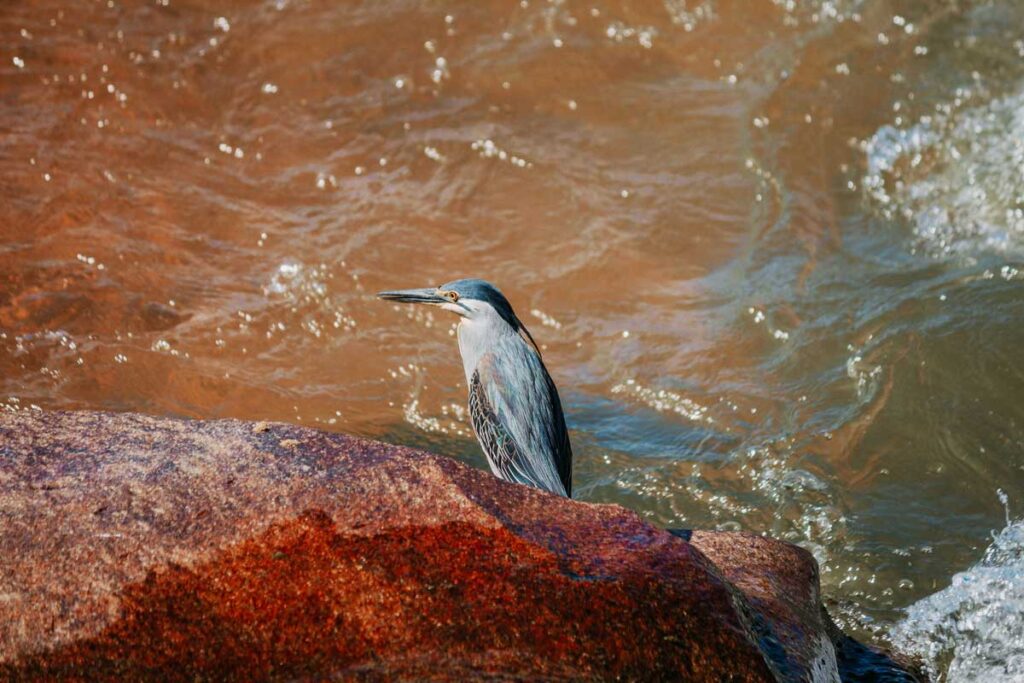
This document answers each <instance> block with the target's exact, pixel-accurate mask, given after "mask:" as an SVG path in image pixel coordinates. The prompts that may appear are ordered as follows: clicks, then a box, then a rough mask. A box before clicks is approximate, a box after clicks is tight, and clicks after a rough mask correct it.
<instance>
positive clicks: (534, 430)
mask: <svg viewBox="0 0 1024 683" xmlns="http://www.w3.org/2000/svg"><path fill="white" fill-rule="evenodd" d="M492 347H493V350H492V351H491V352H489V353H485V354H483V355H482V356H481V357H480V358H479V361H478V362H477V363H476V367H475V368H474V370H473V373H472V375H471V377H470V390H469V407H470V414H471V417H472V421H473V428H474V430H475V431H476V433H477V438H478V440H479V441H480V445H481V446H482V447H483V449H484V453H485V455H487V459H488V462H489V463H490V465H491V469H492V470H493V471H494V473H495V475H496V476H499V477H502V478H504V479H507V480H509V481H516V482H519V483H522V484H529V485H531V486H536V487H537V488H541V489H545V490H547V491H551V492H552V493H557V494H560V495H563V496H570V495H572V450H571V447H570V445H569V434H568V431H567V430H566V428H565V418H564V416H563V414H562V405H561V402H560V401H559V399H558V391H557V390H556V389H555V385H554V382H552V381H551V378H550V376H549V375H548V372H547V369H546V368H545V367H544V363H543V362H542V361H541V359H540V355H539V354H538V353H537V352H536V350H535V349H534V348H532V346H531V345H528V344H527V342H525V341H524V340H523V338H522V337H520V336H518V335H502V336H501V337H500V338H498V339H496V340H492ZM467 370H468V369H467Z"/></svg>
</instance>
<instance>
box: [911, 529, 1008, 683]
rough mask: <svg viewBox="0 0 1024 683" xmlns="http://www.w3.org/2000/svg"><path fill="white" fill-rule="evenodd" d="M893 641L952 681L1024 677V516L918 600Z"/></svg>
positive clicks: (989, 682) (991, 682) (996, 682)
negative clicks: (943, 584)
mask: <svg viewBox="0 0 1024 683" xmlns="http://www.w3.org/2000/svg"><path fill="white" fill-rule="evenodd" d="M891 636H892V640H893V644H894V645H895V646H896V649H897V650H899V651H902V652H907V653H910V654H915V655H917V656H919V657H921V658H922V659H923V660H924V661H925V663H926V664H927V666H928V668H929V669H930V671H931V672H932V674H933V675H935V676H940V675H941V672H942V670H943V668H944V667H945V666H947V664H946V663H947V662H948V673H947V674H946V679H945V680H948V681H985V682H986V683H999V682H1003V681H1005V682H1006V683H1010V682H1011V681H1021V680H1024V520H1017V521H1015V522H1011V523H1008V524H1007V526H1006V528H1004V529H1003V530H1002V531H1001V532H1000V533H999V535H998V536H996V537H995V539H994V540H993V542H992V545H990V546H989V548H988V550H986V551H985V554H984V556H983V557H982V559H981V560H980V561H979V562H978V563H977V564H976V565H974V566H973V567H971V568H970V569H968V570H967V571H964V572H961V573H959V574H957V575H956V576H954V577H953V583H952V585H951V586H949V587H948V588H946V589H944V590H941V591H939V592H938V593H935V594H934V595H931V596H929V597H927V598H925V599H923V600H920V601H918V602H916V603H914V604H913V605H912V606H911V607H910V608H909V609H908V611H907V616H906V618H904V619H903V620H902V621H901V622H900V623H898V624H897V625H896V627H895V628H894V629H893V631H892V634H891Z"/></svg>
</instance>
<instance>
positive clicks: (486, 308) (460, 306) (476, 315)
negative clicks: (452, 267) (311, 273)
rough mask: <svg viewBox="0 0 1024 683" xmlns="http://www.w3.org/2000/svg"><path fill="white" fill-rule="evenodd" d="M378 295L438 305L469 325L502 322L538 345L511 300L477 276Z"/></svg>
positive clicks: (413, 302)
mask: <svg viewBox="0 0 1024 683" xmlns="http://www.w3.org/2000/svg"><path fill="white" fill-rule="evenodd" d="M377 296H378V298H381V299H384V300H385V301H398V302H401V303H406V304H427V305H429V306H439V307H440V308H443V309H444V310H446V311H451V312H452V313H454V314H456V315H458V316H459V317H460V318H462V322H465V323H470V324H473V323H482V324H494V325H500V324H501V322H502V321H503V322H504V323H505V324H507V325H508V326H509V327H511V328H512V330H513V331H515V332H516V333H518V334H521V335H523V337H524V338H525V339H527V340H528V341H529V342H530V344H531V345H533V347H534V348H537V344H536V343H535V342H534V341H533V337H532V336H531V335H530V333H529V331H528V330H527V329H526V326H525V325H523V323H522V322H521V321H520V320H519V318H518V317H516V314H515V311H513V310H512V305H511V304H510V303H509V302H508V299H506V298H505V295H504V294H502V293H501V292H500V291H499V290H498V288H497V287H495V286H494V285H492V284H491V283H490V282H487V281H486V280H478V279H475V278H469V279H465V280H454V281H452V282H449V283H447V284H443V285H441V286H440V287H425V288H423V289H399V290H395V291H390V292H380V293H379V294H377ZM538 353H539V351H538Z"/></svg>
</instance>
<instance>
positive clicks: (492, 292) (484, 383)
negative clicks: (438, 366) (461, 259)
mask: <svg viewBox="0 0 1024 683" xmlns="http://www.w3.org/2000/svg"><path fill="white" fill-rule="evenodd" d="M377 296H378V297H380V298H381V299H385V300H388V301H400V302H402V303H410V304H428V305H432V306H440V307H441V308H443V309H445V310H446V311H451V312H452V313H455V314H456V315H458V316H459V317H460V320H459V327H458V332H459V351H460V352H461V353H462V365H463V368H464V369H465V371H466V384H467V386H468V387H469V413H470V416H471V418H472V421H473V431H475V432H476V437H477V440H479V441H480V446H481V447H482V448H483V450H484V455H486V456H487V462H488V463H489V464H490V466H491V470H492V471H493V472H494V475H495V476H496V477H498V478H500V479H504V480H505V481H511V482H517V483H520V484H527V485H530V486H536V487H537V488H539V489H544V490H546V491H551V492H552V493H557V494H559V495H563V496H571V495H572V448H571V447H570V446H569V433H568V432H567V431H566V429H565V417H564V416H563V414H562V404H561V402H560V401H559V400H558V390H557V389H555V383H554V382H552V381H551V376H550V375H548V371H547V368H545V367H544V362H543V361H542V360H541V357H540V349H538V348H537V344H536V342H534V341H533V337H532V336H531V335H530V333H529V331H527V329H526V326H525V325H523V323H522V321H521V320H519V318H518V317H516V314H515V311H513V310H512V306H511V305H510V304H509V302H508V299H506V298H505V296H504V295H503V294H502V293H501V292H500V291H498V288H497V287H495V286H494V285H492V284H491V283H489V282H485V281H484V280H475V279H470V280H455V281H454V282H449V283H448V284H446V285H441V286H440V287H436V288H434V287H428V288H425V289H404V290H399V291H393V292H381V293H380V294H378V295H377Z"/></svg>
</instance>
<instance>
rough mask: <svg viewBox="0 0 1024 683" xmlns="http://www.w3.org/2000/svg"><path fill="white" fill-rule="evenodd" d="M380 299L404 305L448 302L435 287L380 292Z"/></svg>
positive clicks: (378, 295) (378, 296)
mask: <svg viewBox="0 0 1024 683" xmlns="http://www.w3.org/2000/svg"><path fill="white" fill-rule="evenodd" d="M377 298H378V299H384V300H385V301H398V302H401V303H403V304H435V305H436V304H443V303H447V302H448V300H447V299H445V298H444V297H443V296H441V294H440V292H438V291H437V289H436V288H434V287H427V288H424V289H398V290H395V291H393V292H380V293H378V294H377Z"/></svg>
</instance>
